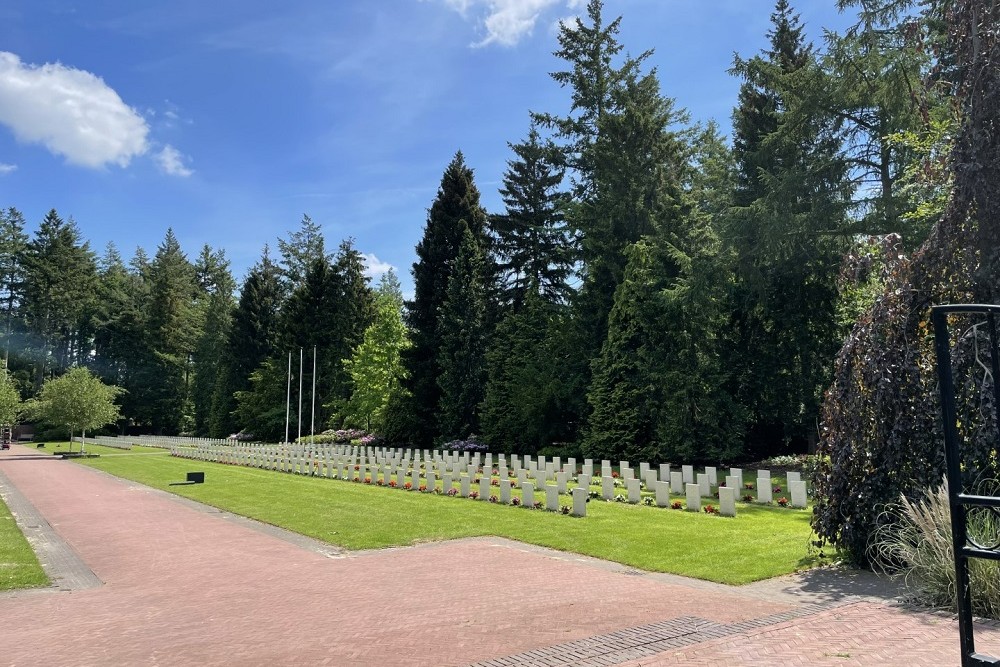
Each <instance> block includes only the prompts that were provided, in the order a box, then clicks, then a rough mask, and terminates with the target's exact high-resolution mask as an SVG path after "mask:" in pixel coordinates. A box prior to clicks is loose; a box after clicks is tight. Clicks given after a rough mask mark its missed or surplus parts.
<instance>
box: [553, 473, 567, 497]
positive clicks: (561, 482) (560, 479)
mask: <svg viewBox="0 0 1000 667" xmlns="http://www.w3.org/2000/svg"><path fill="white" fill-rule="evenodd" d="M567 482H569V473H568V472H558V473H556V488H557V489H558V490H559V493H560V494H563V495H565V494H566V484H567Z"/></svg>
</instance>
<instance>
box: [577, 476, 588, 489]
mask: <svg viewBox="0 0 1000 667" xmlns="http://www.w3.org/2000/svg"><path fill="white" fill-rule="evenodd" d="M576 483H577V484H578V485H579V486H580V488H581V489H583V490H584V491H587V492H588V493H589V492H590V475H580V476H579V477H577V478H576Z"/></svg>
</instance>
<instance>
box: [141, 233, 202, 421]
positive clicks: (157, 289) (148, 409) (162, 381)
mask: <svg viewBox="0 0 1000 667" xmlns="http://www.w3.org/2000/svg"><path fill="white" fill-rule="evenodd" d="M149 283H150V286H149V311H148V313H149V314H148V327H149V344H150V349H151V351H152V354H153V357H154V364H153V368H152V372H151V373H150V377H149V378H148V379H147V382H148V384H149V403H148V405H146V406H145V414H143V415H141V417H142V418H143V419H142V421H144V422H146V423H148V424H149V425H150V428H152V429H153V431H154V432H167V433H176V432H178V431H191V430H192V429H193V427H194V415H193V406H192V404H191V402H190V391H191V381H192V379H193V377H192V372H193V370H194V369H193V364H192V362H193V355H194V351H195V347H196V345H197V341H198V338H199V337H200V336H201V327H200V322H199V321H198V317H197V313H196V310H195V298H196V295H197V284H196V282H195V271H194V267H193V266H192V264H191V262H189V261H188V259H187V256H186V255H185V254H184V252H183V251H182V250H181V246H180V243H179V242H178V241H177V237H176V236H175V235H174V232H173V230H172V229H168V230H167V234H166V236H165V237H164V239H163V242H162V243H160V245H159V246H158V247H157V250H156V256H155V257H154V258H153V261H152V263H151V264H150V266H149Z"/></svg>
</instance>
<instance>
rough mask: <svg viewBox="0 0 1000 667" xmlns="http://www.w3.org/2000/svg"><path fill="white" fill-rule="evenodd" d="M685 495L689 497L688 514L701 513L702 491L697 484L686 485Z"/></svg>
mask: <svg viewBox="0 0 1000 667" xmlns="http://www.w3.org/2000/svg"><path fill="white" fill-rule="evenodd" d="M684 493H685V495H686V496H687V498H686V500H687V508H686V509H687V511H688V512H700V511H701V490H700V489H699V488H698V485H697V484H685V485H684Z"/></svg>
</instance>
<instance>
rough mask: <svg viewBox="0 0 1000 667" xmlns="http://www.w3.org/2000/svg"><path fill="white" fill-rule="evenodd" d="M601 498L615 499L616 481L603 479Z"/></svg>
mask: <svg viewBox="0 0 1000 667" xmlns="http://www.w3.org/2000/svg"><path fill="white" fill-rule="evenodd" d="M601 498H604V499H605V500H614V499H615V480H614V478H613V477H602V478H601Z"/></svg>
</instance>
